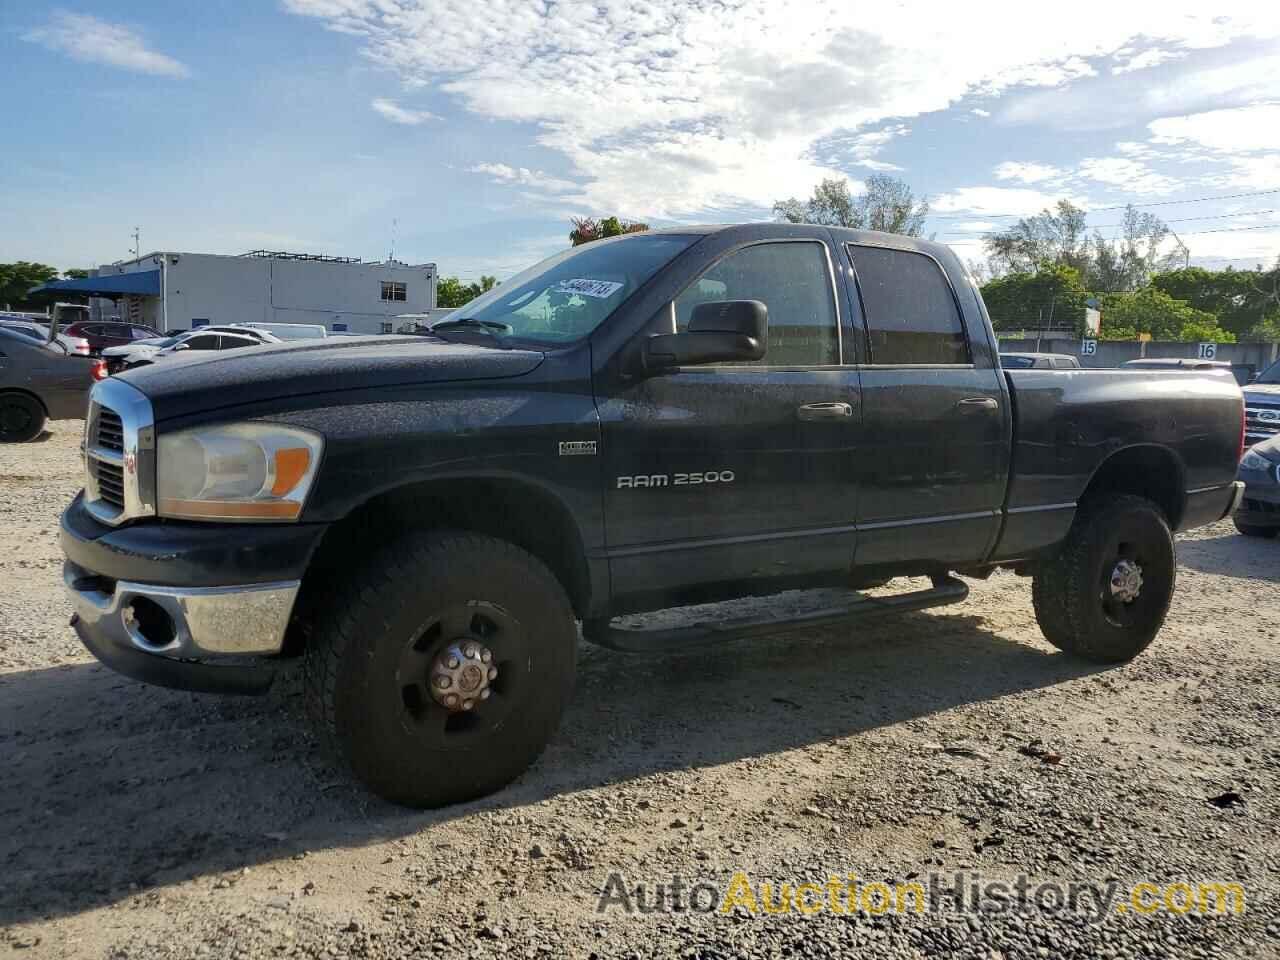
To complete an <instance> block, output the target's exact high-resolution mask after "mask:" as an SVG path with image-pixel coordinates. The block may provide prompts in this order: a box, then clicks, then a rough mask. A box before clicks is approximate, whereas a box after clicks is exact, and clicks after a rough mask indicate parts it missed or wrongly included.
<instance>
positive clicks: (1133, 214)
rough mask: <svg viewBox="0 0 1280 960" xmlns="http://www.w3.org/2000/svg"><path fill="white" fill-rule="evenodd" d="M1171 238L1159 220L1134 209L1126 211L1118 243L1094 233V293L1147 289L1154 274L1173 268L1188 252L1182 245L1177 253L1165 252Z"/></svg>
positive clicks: (1091, 281) (1091, 268)
mask: <svg viewBox="0 0 1280 960" xmlns="http://www.w3.org/2000/svg"><path fill="white" fill-rule="evenodd" d="M1170 236H1171V234H1170V231H1169V228H1168V227H1167V226H1165V223H1164V221H1163V220H1161V219H1160V218H1159V217H1157V216H1155V215H1154V214H1150V213H1139V212H1138V211H1137V210H1135V209H1134V208H1133V206H1132V205H1130V206H1128V207H1125V211H1124V216H1123V217H1122V218H1121V234H1120V237H1119V238H1118V239H1116V240H1107V239H1104V238H1103V236H1102V234H1100V233H1099V232H1098V231H1096V230H1095V231H1094V232H1093V239H1092V240H1091V241H1090V245H1091V248H1092V251H1093V255H1092V262H1091V263H1090V266H1089V273H1088V281H1089V287H1090V289H1092V290H1094V291H1096V292H1098V293H1122V292H1126V291H1127V292H1132V291H1134V290H1138V289H1141V288H1142V287H1145V286H1146V285H1147V283H1149V282H1150V280H1151V277H1152V275H1153V274H1155V273H1157V272H1158V271H1161V270H1168V269H1170V268H1172V267H1173V266H1174V265H1175V264H1176V263H1177V262H1178V261H1179V260H1181V259H1182V255H1183V253H1185V251H1186V248H1185V247H1183V246H1182V242H1181V241H1178V248H1177V249H1165V250H1164V251H1163V252H1162V251H1161V248H1162V246H1165V241H1166V240H1167V239H1168V238H1169V237H1170Z"/></svg>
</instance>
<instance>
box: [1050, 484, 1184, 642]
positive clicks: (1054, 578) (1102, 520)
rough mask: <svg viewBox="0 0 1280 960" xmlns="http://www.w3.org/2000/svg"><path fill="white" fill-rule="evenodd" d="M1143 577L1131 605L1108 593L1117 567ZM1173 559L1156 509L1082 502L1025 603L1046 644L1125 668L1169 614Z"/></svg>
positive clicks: (1128, 500)
mask: <svg viewBox="0 0 1280 960" xmlns="http://www.w3.org/2000/svg"><path fill="white" fill-rule="evenodd" d="M1121 559H1130V560H1131V562H1134V563H1137V565H1138V566H1139V567H1140V568H1141V571H1142V587H1141V590H1140V591H1139V592H1138V595H1137V597H1136V599H1134V600H1133V601H1132V602H1131V603H1127V604H1126V603H1123V602H1121V601H1118V600H1116V599H1115V598H1114V596H1112V595H1111V592H1110V591H1111V587H1110V575H1111V572H1112V570H1113V569H1114V567H1115V565H1116V563H1117V562H1118V561H1119V560H1121ZM1176 578H1177V558H1176V556H1175V553H1174V546H1173V534H1172V532H1170V530H1169V522H1168V520H1167V519H1166V518H1165V515H1164V512H1163V511H1161V509H1160V508H1159V507H1157V506H1156V505H1155V504H1154V503H1152V502H1151V501H1149V500H1146V499H1144V498H1142V497H1137V496H1132V495H1129V494H1121V495H1116V496H1108V497H1105V498H1098V499H1095V500H1092V501H1088V502H1086V503H1084V504H1081V506H1080V508H1079V510H1078V512H1077V514H1076V518H1075V522H1074V523H1073V524H1072V525H1071V530H1070V532H1069V533H1068V534H1067V537H1066V540H1065V541H1063V543H1062V545H1061V547H1060V548H1059V550H1058V551H1057V553H1056V554H1055V555H1054V556H1053V557H1050V558H1048V559H1047V560H1044V561H1042V562H1041V563H1040V564H1039V565H1038V566H1037V568H1036V570H1035V573H1034V574H1033V580H1032V587H1031V597H1032V602H1033V604H1034V606H1035V612H1036V620H1037V622H1038V623H1039V624H1040V630H1041V632H1043V633H1044V636H1045V639H1046V640H1048V641H1049V642H1050V643H1051V644H1053V645H1054V646H1055V647H1057V648H1058V649H1059V650H1062V651H1063V652H1065V653H1069V654H1072V655H1074V656H1077V657H1081V658H1083V659H1085V660H1091V661H1093V662H1095V663H1123V662H1125V661H1127V660H1132V659H1133V658H1134V657H1136V656H1137V655H1138V654H1139V653H1141V652H1142V651H1143V650H1145V649H1146V648H1147V646H1148V645H1149V644H1150V643H1151V641H1152V640H1154V639H1155V637H1156V634H1157V633H1159V631H1160V627H1161V626H1163V624H1164V619H1165V615H1166V614H1167V613H1168V612H1169V603H1170V601H1171V600H1172V599H1173V588H1174V583H1175V581H1176Z"/></svg>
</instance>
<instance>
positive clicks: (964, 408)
mask: <svg viewBox="0 0 1280 960" xmlns="http://www.w3.org/2000/svg"><path fill="white" fill-rule="evenodd" d="M956 409H957V410H959V411H960V412H961V413H981V412H982V411H984V410H999V409H1000V404H998V403H996V400H995V398H994V397H965V398H964V399H963V400H961V401H960V402H959V403H957V404H956Z"/></svg>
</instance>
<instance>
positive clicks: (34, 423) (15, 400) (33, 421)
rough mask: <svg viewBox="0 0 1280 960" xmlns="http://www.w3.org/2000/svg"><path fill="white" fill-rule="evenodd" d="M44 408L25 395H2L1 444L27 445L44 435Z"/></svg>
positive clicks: (0, 412) (0, 399) (46, 418)
mask: <svg viewBox="0 0 1280 960" xmlns="http://www.w3.org/2000/svg"><path fill="white" fill-rule="evenodd" d="M46 420H48V417H47V416H45V412H44V407H43V406H41V404H40V401H39V400H37V399H36V398H35V397H31V396H28V395H27V394H25V393H0V443H27V442H29V441H31V440H34V439H35V438H36V437H38V436H40V434H42V433H44V425H45V421H46Z"/></svg>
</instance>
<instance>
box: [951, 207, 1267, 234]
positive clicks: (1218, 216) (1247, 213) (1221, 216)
mask: <svg viewBox="0 0 1280 960" xmlns="http://www.w3.org/2000/svg"><path fill="white" fill-rule="evenodd" d="M1266 213H1280V207H1273V208H1270V209H1268V210H1243V211H1241V212H1239V213H1215V214H1212V215H1210V216H1207V217H1178V218H1176V219H1174V220H1164V221H1161V222H1162V223H1190V222H1192V221H1193V220H1229V219H1232V218H1234V217H1260V216H1262V215H1263V214H1266ZM1123 226H1124V224H1123V223H1095V224H1091V225H1090V226H1089V229H1090V230H1106V229H1108V228H1110V227H1123ZM1263 226H1276V227H1280V221H1277V222H1276V223H1274V224H1263ZM1000 232H1001V231H999V230H984V231H982V232H981V233H979V234H977V236H981V237H991V236H995V235H996V234H997V233H1000ZM943 236H944V237H971V236H974V234H969V233H944V234H943Z"/></svg>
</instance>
